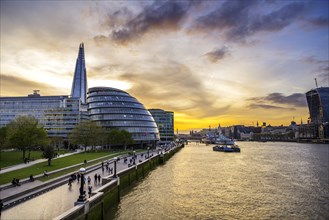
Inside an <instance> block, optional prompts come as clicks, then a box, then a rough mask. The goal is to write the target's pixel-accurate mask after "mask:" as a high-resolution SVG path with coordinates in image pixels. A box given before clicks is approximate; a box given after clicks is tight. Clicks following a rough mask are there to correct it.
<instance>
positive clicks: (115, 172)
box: [113, 157, 118, 177]
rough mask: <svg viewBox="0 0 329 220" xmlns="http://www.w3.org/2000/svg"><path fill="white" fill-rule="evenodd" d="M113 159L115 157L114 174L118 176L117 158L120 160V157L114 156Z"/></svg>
mask: <svg viewBox="0 0 329 220" xmlns="http://www.w3.org/2000/svg"><path fill="white" fill-rule="evenodd" d="M113 159H114V174H113V176H114V177H117V160H118V158H117V157H114V158H113Z"/></svg>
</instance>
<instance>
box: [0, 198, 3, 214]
mask: <svg viewBox="0 0 329 220" xmlns="http://www.w3.org/2000/svg"><path fill="white" fill-rule="evenodd" d="M2 207H3V202H2V199H0V216H1V212H2Z"/></svg>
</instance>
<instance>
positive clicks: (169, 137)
mask: <svg viewBox="0 0 329 220" xmlns="http://www.w3.org/2000/svg"><path fill="white" fill-rule="evenodd" d="M149 112H150V113H151V115H152V116H153V118H154V121H155V123H156V124H157V126H158V129H159V132H160V140H161V141H174V113H173V112H170V111H164V110H162V109H149Z"/></svg>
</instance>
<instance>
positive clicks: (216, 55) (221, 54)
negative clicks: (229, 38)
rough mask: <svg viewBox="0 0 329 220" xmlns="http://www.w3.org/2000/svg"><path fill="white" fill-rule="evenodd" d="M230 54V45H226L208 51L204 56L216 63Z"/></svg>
mask: <svg viewBox="0 0 329 220" xmlns="http://www.w3.org/2000/svg"><path fill="white" fill-rule="evenodd" d="M228 55H230V52H229V49H228V47H226V46H224V47H222V48H220V49H215V50H213V51H211V52H208V53H206V54H205V55H204V56H206V57H207V58H208V60H209V61H210V62H212V63H216V62H218V61H219V60H222V59H224V58H225V57H226V56H228Z"/></svg>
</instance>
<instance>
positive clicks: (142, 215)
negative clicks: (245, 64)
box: [112, 142, 329, 220]
mask: <svg viewBox="0 0 329 220" xmlns="http://www.w3.org/2000/svg"><path fill="white" fill-rule="evenodd" d="M238 144H239V146H240V148H241V153H223V152H215V151H213V150H212V146H211V145H209V146H206V145H204V144H196V143H190V144H189V145H186V147H185V148H183V149H182V150H181V151H179V152H178V153H176V154H175V155H174V156H173V157H172V158H171V159H170V160H169V161H167V162H166V164H164V165H163V166H160V167H158V168H156V169H155V170H153V171H152V172H150V174H149V175H148V176H147V177H146V178H145V179H144V180H142V181H141V182H140V183H139V184H137V185H136V186H135V187H134V188H133V189H132V190H131V191H130V192H129V193H128V194H126V195H125V196H123V197H122V199H121V202H120V204H119V205H118V207H116V210H114V214H113V212H112V217H114V218H115V219H118V220H119V219H136V220H138V219H141V220H142V219H143V220H145V219H152V220H154V219H329V146H328V145H320V144H298V143H272V142H266V143H258V142H240V143H238Z"/></svg>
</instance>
